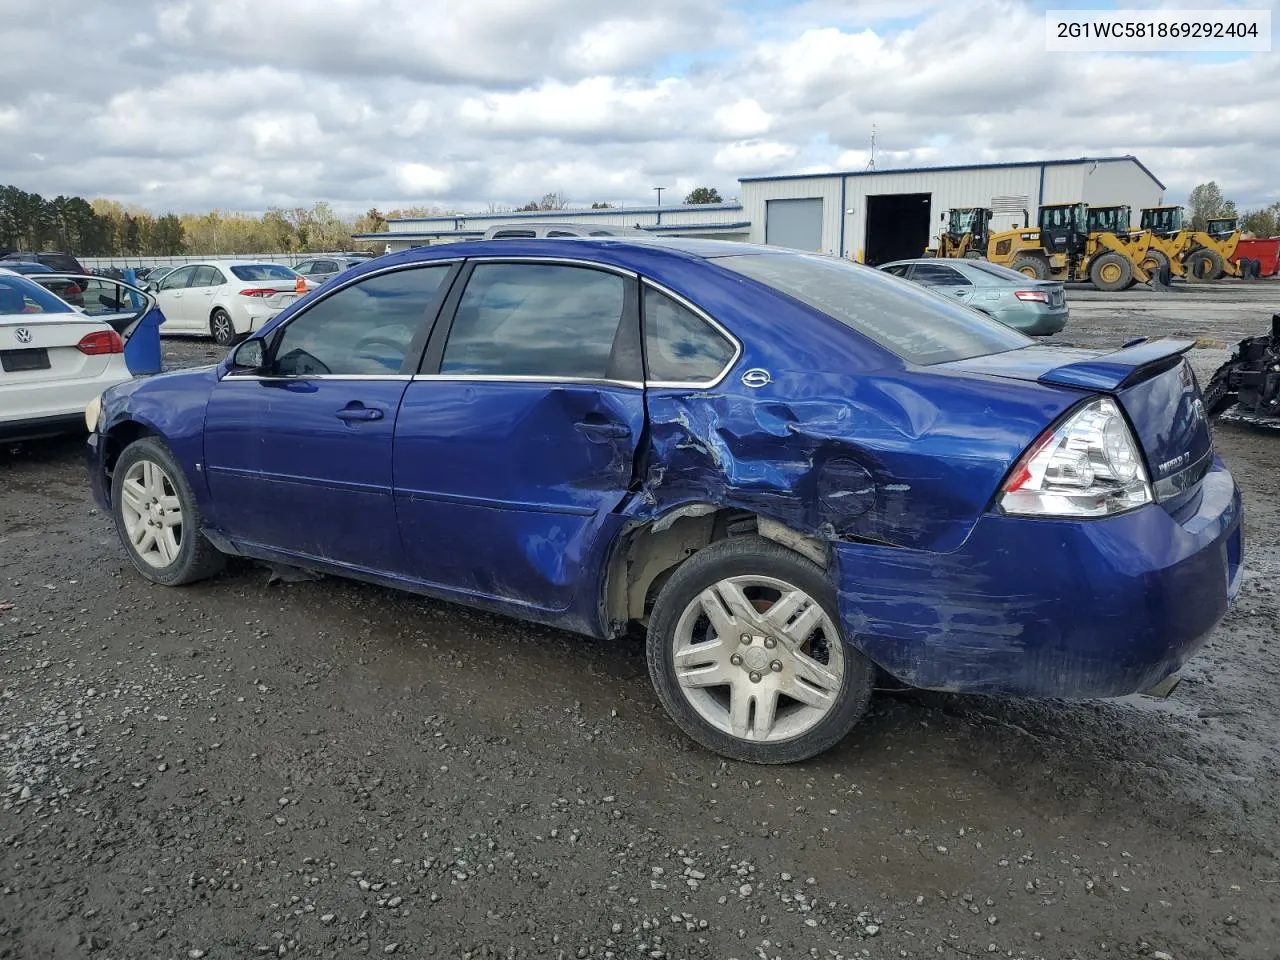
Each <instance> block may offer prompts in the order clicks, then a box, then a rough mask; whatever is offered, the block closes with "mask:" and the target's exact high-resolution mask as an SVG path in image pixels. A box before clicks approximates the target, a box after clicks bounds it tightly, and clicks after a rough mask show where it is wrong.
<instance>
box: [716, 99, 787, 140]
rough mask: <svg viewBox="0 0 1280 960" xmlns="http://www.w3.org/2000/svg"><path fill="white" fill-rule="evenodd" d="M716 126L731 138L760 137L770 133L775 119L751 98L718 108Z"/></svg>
mask: <svg viewBox="0 0 1280 960" xmlns="http://www.w3.org/2000/svg"><path fill="white" fill-rule="evenodd" d="M713 118H714V119H715V122H716V125H717V126H718V127H719V129H720V130H721V131H722V132H723V133H724V134H725V135H726V136H729V137H758V136H760V135H761V134H765V133H768V132H769V128H770V127H771V126H773V117H772V116H770V114H769V111H767V110H765V109H764V108H763V107H762V106H760V104H759V103H757V102H756V101H755V100H752V99H751V98H750V97H745V98H743V99H742V100H737V101H735V102H733V103H727V104H725V105H724V106H723V107H717V108H716V112H715V114H714V115H713Z"/></svg>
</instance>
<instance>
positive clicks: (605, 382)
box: [412, 373, 644, 390]
mask: <svg viewBox="0 0 1280 960" xmlns="http://www.w3.org/2000/svg"><path fill="white" fill-rule="evenodd" d="M412 379H414V380H454V381H459V382H463V383H566V384H584V383H585V384H597V385H599V386H605V387H631V388H633V389H636V390H642V389H644V384H643V383H641V382H640V381H639V380H610V379H607V378H605V377H547V376H536V375H532V374H494V375H492V376H490V375H488V374H483V373H419V374H415V375H414V376H413V378H412Z"/></svg>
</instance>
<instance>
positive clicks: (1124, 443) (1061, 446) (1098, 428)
mask: <svg viewBox="0 0 1280 960" xmlns="http://www.w3.org/2000/svg"><path fill="white" fill-rule="evenodd" d="M1152 499H1153V497H1152V494H1151V484H1150V483H1148V482H1147V471H1146V469H1145V468H1144V467H1143V464H1142V457H1141V455H1140V453H1139V450H1138V445H1137V443H1136V442H1135V441H1134V439H1133V434H1132V433H1131V432H1130V431H1129V425H1128V424H1127V423H1125V420H1124V417H1123V416H1122V415H1121V413H1120V408H1119V407H1117V406H1116V404H1115V401H1114V400H1111V399H1110V398H1108V397H1100V398H1098V399H1097V400H1093V401H1091V402H1089V403H1086V404H1085V405H1084V406H1082V407H1080V408H1079V409H1078V410H1076V411H1075V412H1074V413H1072V414H1070V415H1069V416H1068V417H1067V418H1066V419H1065V420H1063V421H1062V423H1061V424H1060V425H1058V426H1056V427H1050V428H1049V429H1048V430H1046V431H1045V432H1044V433H1043V434H1041V436H1040V438H1039V439H1037V440H1036V442H1035V443H1033V444H1032V445H1031V447H1030V448H1029V449H1028V450H1027V452H1026V453H1024V454H1023V455H1022V456H1021V457H1020V458H1019V459H1018V462H1017V463H1016V464H1015V465H1014V468H1013V470H1011V471H1010V472H1009V478H1008V479H1007V480H1005V482H1004V486H1002V487H1001V488H1000V495H999V497H997V500H996V502H997V503H998V504H999V506H1000V509H1001V510H1003V511H1004V512H1005V513H1013V514H1019V515H1022V516H1029V517H1105V516H1108V515H1109V514H1113V513H1120V512H1122V511H1124V510H1131V509H1133V508H1134V507H1138V506H1141V505H1142V504H1144V503H1150V502H1151V501H1152Z"/></svg>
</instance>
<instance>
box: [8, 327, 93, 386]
mask: <svg viewBox="0 0 1280 960" xmlns="http://www.w3.org/2000/svg"><path fill="white" fill-rule="evenodd" d="M55 317H56V318H57V319H54V318H55ZM107 329H109V328H108V327H107V325H106V324H105V323H103V322H102V321H100V320H95V319H92V318H90V317H86V316H85V315H84V314H81V313H58V314H43V315H42V314H30V315H13V314H5V315H0V355H6V356H0V360H3V361H4V362H2V363H0V385H4V386H12V385H15V384H19V383H43V382H47V381H50V380H76V379H83V378H86V377H96V376H99V375H101V374H102V372H103V371H104V370H106V368H107V364H108V363H109V362H110V359H111V358H110V356H109V355H107V354H98V355H96V356H87V355H85V354H83V353H81V352H80V351H79V350H78V349H77V348H76V344H78V343H79V342H80V340H81V338H82V337H84V336H85V335H86V334H90V333H94V332H95V331H101V330H107Z"/></svg>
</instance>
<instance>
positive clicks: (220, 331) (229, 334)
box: [209, 307, 236, 347]
mask: <svg viewBox="0 0 1280 960" xmlns="http://www.w3.org/2000/svg"><path fill="white" fill-rule="evenodd" d="M209 335H210V336H211V337H213V342H214V343H216V344H217V345H218V346H220V347H229V346H231V345H232V344H233V343H235V342H236V325H235V324H234V323H232V322H231V314H229V313H227V311H225V310H223V309H222V308H221V307H218V309H216V310H214V311H213V313H212V314H210V315H209Z"/></svg>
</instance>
